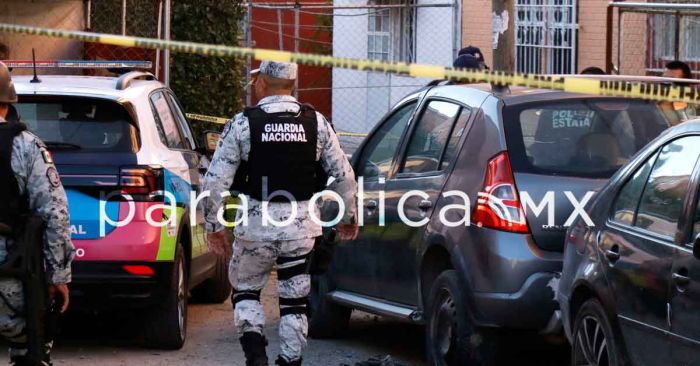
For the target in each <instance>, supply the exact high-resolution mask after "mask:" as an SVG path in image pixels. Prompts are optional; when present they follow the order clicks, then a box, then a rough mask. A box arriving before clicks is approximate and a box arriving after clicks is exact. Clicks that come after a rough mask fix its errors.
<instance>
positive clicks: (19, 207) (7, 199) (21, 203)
mask: <svg viewBox="0 0 700 366" xmlns="http://www.w3.org/2000/svg"><path fill="white" fill-rule="evenodd" d="M26 129H27V126H25V125H24V124H23V123H19V122H7V123H0V224H4V225H7V226H8V227H9V228H11V229H14V228H17V227H18V225H20V224H21V221H20V220H21V215H23V214H26V213H27V211H28V210H29V202H28V200H27V197H26V196H20V192H19V184H18V182H17V179H16V178H15V172H14V171H13V170H12V144H13V141H14V139H15V137H16V136H17V135H19V134H20V133H22V131H25V130H26Z"/></svg>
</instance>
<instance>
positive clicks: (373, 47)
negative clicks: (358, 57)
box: [367, 0, 416, 62]
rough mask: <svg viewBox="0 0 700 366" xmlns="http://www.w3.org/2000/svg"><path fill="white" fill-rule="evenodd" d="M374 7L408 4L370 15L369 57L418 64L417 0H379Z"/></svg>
mask: <svg viewBox="0 0 700 366" xmlns="http://www.w3.org/2000/svg"><path fill="white" fill-rule="evenodd" d="M372 4H374V5H394V6H396V5H404V6H403V7H391V8H389V7H387V8H373V9H370V10H369V12H368V25H367V58H369V59H372V60H382V61H403V62H414V61H415V45H416V26H415V25H416V9H415V8H414V7H413V0H403V1H399V2H397V1H388V0H375V1H373V2H372Z"/></svg>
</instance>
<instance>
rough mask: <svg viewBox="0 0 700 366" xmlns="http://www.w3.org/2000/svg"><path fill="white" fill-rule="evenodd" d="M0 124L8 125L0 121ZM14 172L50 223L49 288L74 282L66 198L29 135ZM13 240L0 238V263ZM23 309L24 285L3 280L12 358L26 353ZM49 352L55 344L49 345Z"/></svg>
mask: <svg viewBox="0 0 700 366" xmlns="http://www.w3.org/2000/svg"><path fill="white" fill-rule="evenodd" d="M0 123H6V121H5V119H3V118H2V117H0ZM11 165H12V170H13V171H14V173H15V179H16V180H17V182H18V184H19V191H20V194H22V195H26V196H28V197H29V208H30V210H31V211H32V212H33V213H35V214H37V215H39V216H40V217H41V218H43V219H44V221H45V222H46V223H47V228H46V233H45V241H44V255H45V258H46V266H47V267H46V270H47V274H46V275H47V280H48V282H49V283H50V284H64V283H69V282H70V281H71V268H70V265H71V261H72V259H73V256H74V253H75V249H74V247H73V244H72V242H71V233H70V224H69V218H68V204H67V201H66V194H65V192H64V191H63V187H62V186H61V182H60V180H59V177H58V173H57V172H56V168H55V167H54V164H53V161H52V160H51V157H50V154H49V153H48V152H47V150H46V146H45V145H44V143H43V142H42V141H41V140H39V138H38V137H36V136H34V135H33V134H31V133H29V132H26V131H25V132H22V133H20V134H19V135H18V136H17V137H15V139H14V141H13V144H12V156H11ZM12 245H13V240H12V239H11V238H8V237H4V236H2V235H0V263H3V262H4V261H5V259H6V258H7V248H8V247H12ZM23 308H24V296H23V293H22V283H21V282H20V281H19V280H17V279H10V278H0V335H2V336H3V337H5V338H7V339H8V340H9V341H10V342H11V345H10V346H11V347H10V357H14V356H21V355H24V354H25V353H26V351H27V350H26V342H27V337H26V335H25V333H24V330H25V329H24V326H25V320H24V319H23V318H22V317H21V316H20V315H19V314H18V312H20V311H22V309H23ZM47 346H48V348H47V351H50V349H51V346H52V344H51V343H49V344H48V345H47Z"/></svg>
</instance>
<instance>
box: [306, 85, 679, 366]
mask: <svg viewBox="0 0 700 366" xmlns="http://www.w3.org/2000/svg"><path fill="white" fill-rule="evenodd" d="M667 127H668V123H667V121H666V119H665V118H664V116H663V115H662V113H661V112H660V111H659V108H658V106H657V105H656V104H655V103H653V102H646V101H641V100H624V99H616V98H607V97H592V96H586V95H579V94H570V93H564V92H556V91H546V90H537V89H528V88H515V87H514V88H512V89H511V90H499V91H494V90H492V88H491V86H490V85H486V84H484V85H464V86H462V85H451V86H436V87H432V88H425V89H423V90H421V91H418V92H416V93H414V94H411V95H409V96H407V97H405V98H404V99H403V100H402V101H400V102H399V103H398V104H397V105H396V106H395V107H394V108H393V110H392V111H391V112H390V113H389V114H388V115H387V116H386V117H385V118H383V120H382V121H380V122H379V123H378V124H377V126H376V127H375V129H374V130H373V131H372V132H371V133H370V135H369V137H368V138H366V139H365V141H364V142H363V144H362V145H361V146H360V147H359V149H358V151H357V152H356V153H355V155H354V157H353V166H354V168H355V171H356V172H357V175H358V177H361V179H362V180H363V184H362V188H363V193H362V195H363V201H362V207H360V211H362V214H363V221H364V222H363V223H362V224H363V225H362V227H361V228H360V232H359V235H358V237H357V239H356V240H353V241H351V242H346V243H343V244H341V245H338V246H337V247H336V249H335V256H334V260H333V262H332V264H331V267H330V270H329V272H328V273H326V274H325V275H321V276H314V277H313V290H312V294H311V319H310V333H311V335H312V336H315V337H332V336H339V335H341V334H342V333H343V332H344V330H345V329H346V327H347V325H348V319H349V316H350V312H351V309H361V310H364V311H368V312H371V313H375V314H380V315H384V316H390V317H396V318H401V319H406V320H409V321H412V322H416V323H422V324H425V325H426V331H427V336H426V340H427V345H426V347H427V349H426V351H427V355H428V358H429V362H430V364H433V365H475V364H489V360H490V357H491V356H492V355H493V353H494V352H493V346H494V344H495V342H492V341H490V339H491V338H490V337H491V336H492V335H493V334H494V333H495V332H494V331H495V330H498V329H524V330H534V331H539V332H543V333H547V332H558V331H560V321H559V311H558V304H557V302H556V300H555V294H554V291H553V288H556V287H555V282H556V281H553V279H555V278H556V277H557V276H558V273H559V272H560V271H561V268H562V249H563V244H564V235H565V232H566V224H568V223H569V221H571V220H573V219H575V218H576V217H579V216H580V215H582V211H583V210H582V208H581V207H583V205H584V204H585V202H586V201H587V200H588V199H590V197H591V196H592V195H593V193H594V192H595V191H596V190H598V189H599V188H600V187H601V186H602V185H603V184H605V183H606V182H607V180H608V178H609V177H610V176H611V175H612V174H613V173H614V172H615V171H616V170H617V169H618V168H619V167H620V166H622V165H623V164H624V163H626V162H627V161H628V160H629V159H630V158H631V157H632V156H633V155H634V154H635V153H636V152H637V151H638V150H639V149H641V148H642V147H643V146H645V145H646V144H647V143H648V142H649V141H651V140H652V139H654V138H655V137H656V136H658V135H659V134H660V133H661V132H662V131H663V130H665V129H666V128H667ZM416 191H419V192H416ZM464 194H466V196H467V197H468V198H469V199H470V201H471V202H466V200H465V198H464ZM469 203H471V204H470V205H469ZM450 205H452V206H450ZM466 206H470V208H469V209H465V208H464V207H466ZM460 207H462V208H460ZM523 207H525V209H523Z"/></svg>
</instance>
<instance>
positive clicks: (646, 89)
mask: <svg viewBox="0 0 700 366" xmlns="http://www.w3.org/2000/svg"><path fill="white" fill-rule="evenodd" d="M0 32H3V33H19V34H27V35H37V36H46V37H56V38H67V39H73V40H76V41H83V42H93V43H103V44H109V45H115V46H123V47H140V48H150V49H167V50H170V51H172V52H182V53H192V54H199V55H205V56H215V57H252V58H254V59H256V60H271V61H282V62H297V63H299V64H303V65H311V66H324V67H338V68H343V69H351V70H361V71H375V72H386V73H393V74H399V75H408V76H414V77H424V78H433V79H445V80H453V81H461V82H487V83H494V84H500V85H517V86H524V87H530V88H540V89H552V90H562V91H566V92H572V93H585V94H594V95H603V96H615V97H626V98H640V99H648V100H656V101H676V102H686V103H698V102H700V93H699V92H698V90H697V89H696V88H694V87H690V86H680V85H668V84H659V83H642V82H627V81H620V80H614V81H613V80H594V79H584V78H576V77H574V76H566V77H564V76H551V75H533V74H510V73H505V72H500V71H479V70H465V69H455V68H451V67H443V66H436V65H422V64H407V63H403V62H383V61H377V60H359V59H350V58H341V57H333V56H324V55H316V54H309V53H293V52H286V51H275V50H266V49H253V48H247V47H233V46H223V45H213V44H204V43H192V42H181V41H167V40H161V39H154V38H142V37H129V36H118V35H111V34H100V33H91V32H80V31H68V30H60V29H49V28H39V27H30V26H24V25H16V24H7V23H0Z"/></svg>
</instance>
